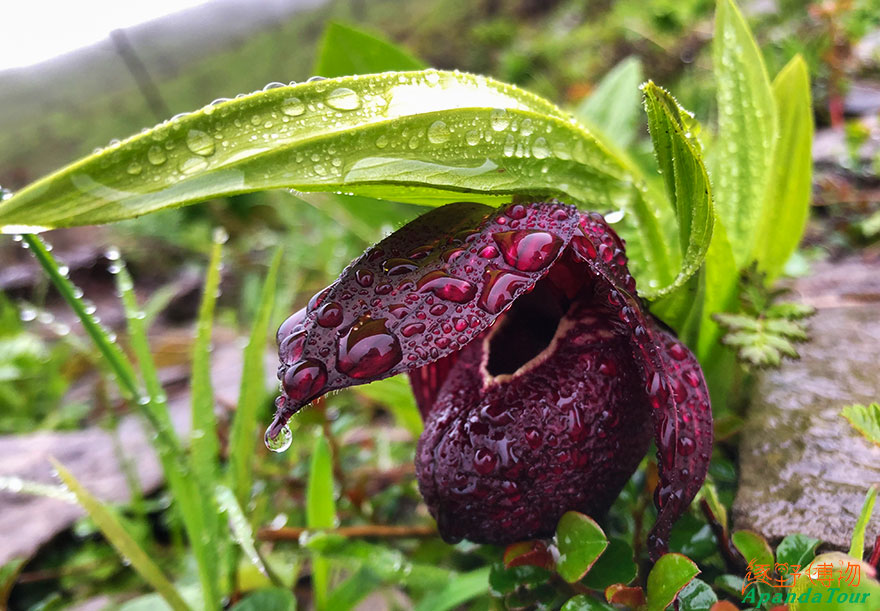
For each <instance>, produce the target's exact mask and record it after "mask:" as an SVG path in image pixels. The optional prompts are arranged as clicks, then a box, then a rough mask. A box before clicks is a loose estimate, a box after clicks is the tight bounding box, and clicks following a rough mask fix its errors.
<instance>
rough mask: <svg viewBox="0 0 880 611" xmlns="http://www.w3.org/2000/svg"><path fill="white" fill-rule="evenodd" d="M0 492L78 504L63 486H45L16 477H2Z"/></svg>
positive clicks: (74, 497)
mask: <svg viewBox="0 0 880 611" xmlns="http://www.w3.org/2000/svg"><path fill="white" fill-rule="evenodd" d="M0 491H3V492H12V493H13V494H30V495H31V496H42V497H46V498H48V499H56V500H59V501H66V502H68V503H76V496H75V495H74V494H73V493H71V492H70V490H69V489H67V488H64V487H63V486H53V485H51V484H43V483H41V482H34V481H31V480H27V479H22V478H20V477H15V476H5V475H4V476H0Z"/></svg>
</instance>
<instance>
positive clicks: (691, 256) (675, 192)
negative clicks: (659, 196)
mask: <svg viewBox="0 0 880 611" xmlns="http://www.w3.org/2000/svg"><path fill="white" fill-rule="evenodd" d="M642 91H643V92H644V94H645V111H646V112H647V113H648V127H649V129H650V131H651V140H652V141H653V143H654V152H655V153H656V156H657V164H658V166H659V168H660V173H661V174H662V175H663V178H664V181H665V183H666V191H667V194H668V195H669V201H670V202H671V203H672V206H673V208H674V209H675V214H676V218H677V220H678V234H679V241H680V246H681V252H682V254H683V256H682V267H681V270H680V271H679V272H678V278H676V281H675V282H674V283H673V285H672V287H678V286H681V285H683V284H684V283H685V282H686V281H687V279H688V278H690V277H691V276H692V275H693V274H694V273H695V272H696V271H697V270H698V269H699V267H700V265H702V263H703V260H704V259H705V257H706V252H707V251H708V249H709V244H710V243H711V241H712V228H713V224H714V222H715V212H714V208H713V206H712V195H711V193H710V188H709V177H708V175H707V174H706V168H705V166H704V165H703V160H702V150H701V148H700V144H699V142H697V140H696V135H695V134H693V133H692V131H691V129H692V127H693V125H695V121H694V120H693V117H692V116H691V115H690V114H689V113H688V112H687V111H685V110H684V109H683V108H681V106H679V105H678V102H676V101H675V99H674V98H673V97H672V96H671V95H669V93H668V92H667V91H666V90H664V89H662V88H661V87H658V86H657V85H655V84H654V83H653V82H651V81H648V82H647V83H646V84H645V85H644V87H643V88H642ZM660 294H661V295H662V294H664V293H663V292H661V293H660Z"/></svg>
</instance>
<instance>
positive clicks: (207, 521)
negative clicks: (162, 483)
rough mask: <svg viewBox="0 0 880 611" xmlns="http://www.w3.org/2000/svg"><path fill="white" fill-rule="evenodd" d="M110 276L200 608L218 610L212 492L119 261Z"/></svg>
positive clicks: (130, 285) (130, 281)
mask: <svg viewBox="0 0 880 611" xmlns="http://www.w3.org/2000/svg"><path fill="white" fill-rule="evenodd" d="M111 271H112V272H114V273H115V274H116V283H117V287H118V290H119V294H120V295H121V297H122V304H123V307H124V308H125V315H126V320H127V322H128V332H129V339H130V341H131V346H132V349H133V350H134V353H135V356H136V357H137V360H138V364H139V365H140V369H141V373H142V375H143V378H144V385H145V386H146V389H147V394H148V396H149V401H146V402H140V404H141V407H142V411H143V412H145V413H148V414H150V420H151V422H152V423H153V426H154V427H155V429H156V439H155V442H154V445H155V447H156V451H157V453H158V454H159V460H160V462H161V463H162V470H163V472H164V473H165V479H166V481H167V482H168V487H169V488H170V490H171V494H172V497H173V498H174V501H175V503H176V505H177V507H178V508H179V510H180V514H181V517H182V518H183V525H184V528H185V529H186V534H187V536H188V537H189V541H190V545H191V546H192V549H193V554H194V556H195V558H196V564H197V565H198V572H199V580H200V582H201V585H202V595H203V597H204V601H205V608H206V609H217V608H219V604H220V589H219V587H220V586H219V569H218V566H219V564H218V561H217V557H218V547H219V542H218V537H217V534H218V528H217V512H216V510H215V506H214V504H213V503H212V502H211V499H212V498H213V496H212V495H211V489H210V487H209V483H208V482H205V481H204V480H201V479H200V478H199V472H197V471H196V470H194V468H193V466H192V463H191V462H190V461H189V460H188V459H187V457H186V456H185V455H184V453H183V449H182V448H181V446H180V440H179V438H178V437H177V434H176V432H175V431H174V427H173V425H172V424H171V417H170V416H169V414H168V398H167V396H166V395H165V391H164V390H163V388H162V383H161V382H160V381H159V374H158V372H157V371H156V363H155V361H154V360H153V355H152V354H151V352H150V344H149V341H148V340H147V330H146V324H145V322H144V318H145V316H144V314H143V313H142V312H141V310H140V309H139V306H138V303H137V299H136V297H135V294H134V284H133V283H132V280H131V275H130V274H129V273H128V269H127V268H126V267H125V264H124V262H123V261H122V260H121V259H118V258H117V260H116V261H115V262H114V265H113V267H112V268H111Z"/></svg>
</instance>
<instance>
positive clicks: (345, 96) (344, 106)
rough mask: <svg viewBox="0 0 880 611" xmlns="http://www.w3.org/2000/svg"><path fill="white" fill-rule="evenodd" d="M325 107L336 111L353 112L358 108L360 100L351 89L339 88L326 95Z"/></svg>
mask: <svg viewBox="0 0 880 611" xmlns="http://www.w3.org/2000/svg"><path fill="white" fill-rule="evenodd" d="M326 102H327V106H329V107H330V108H334V109H336V110H355V109H356V108H360V105H361V99H360V98H359V97H358V94H356V93H355V92H354V91H352V90H351V89H348V88H347V87H339V88H337V89H334V90H333V91H331V92H330V93H328V94H327V99H326Z"/></svg>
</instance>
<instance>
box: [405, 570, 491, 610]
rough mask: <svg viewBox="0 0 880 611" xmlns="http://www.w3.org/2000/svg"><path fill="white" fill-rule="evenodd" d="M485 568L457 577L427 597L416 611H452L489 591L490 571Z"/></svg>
mask: <svg viewBox="0 0 880 611" xmlns="http://www.w3.org/2000/svg"><path fill="white" fill-rule="evenodd" d="M490 570H491V567H488V566H485V567H483V568H479V569H476V570H473V571H470V572H469V573H462V574H460V575H456V576H455V577H452V578H451V579H450V580H449V583H448V584H446V585H445V586H443V587H442V588H440V589H439V590H436V591H435V592H432V593H430V594H428V595H427V596H425V598H423V599H422V600H421V602H419V604H418V606H417V607H416V611H450V609H455V608H457V607H458V606H459V605H463V604H464V603H466V602H467V601H469V600H471V599H473V598H476V597H478V596H481V595H485V594H486V592H487V591H488V589H489V571H490Z"/></svg>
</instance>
